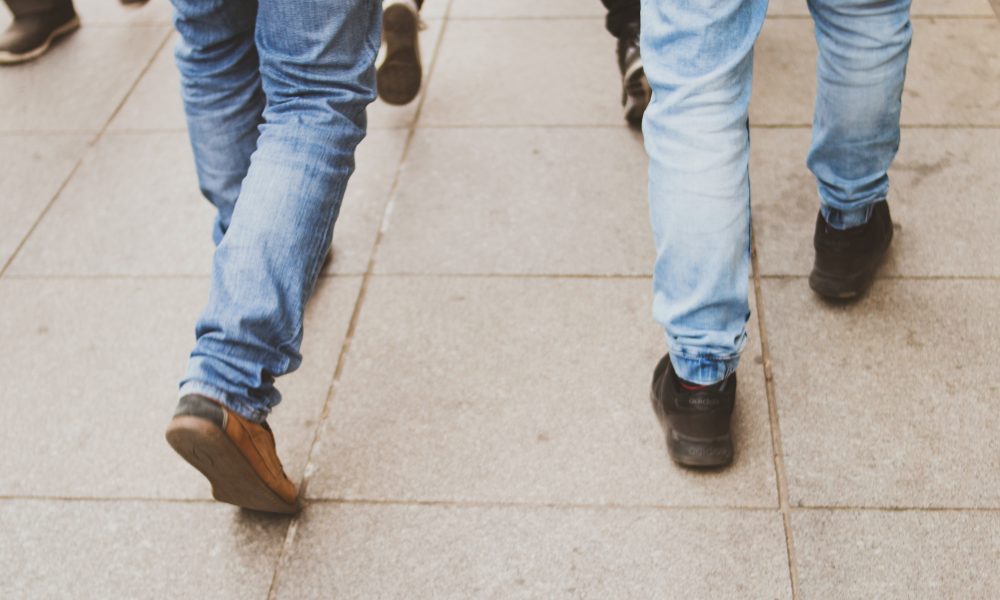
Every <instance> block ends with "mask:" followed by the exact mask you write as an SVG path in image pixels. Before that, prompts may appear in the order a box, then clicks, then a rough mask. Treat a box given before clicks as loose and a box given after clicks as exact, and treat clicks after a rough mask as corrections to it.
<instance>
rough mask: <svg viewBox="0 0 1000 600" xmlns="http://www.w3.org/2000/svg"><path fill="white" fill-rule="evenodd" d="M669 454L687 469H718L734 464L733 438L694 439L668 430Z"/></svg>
mask: <svg viewBox="0 0 1000 600" xmlns="http://www.w3.org/2000/svg"><path fill="white" fill-rule="evenodd" d="M667 454H669V455H670V460H672V461H674V462H675V463H677V464H679V465H682V466H685V467H698V468H709V469H711V468H717V467H724V466H726V465H728V464H729V463H731V462H733V437H732V435H730V434H726V435H723V436H719V437H716V438H693V437H688V436H685V435H681V434H680V433H677V432H676V431H674V430H673V429H669V428H668V429H667Z"/></svg>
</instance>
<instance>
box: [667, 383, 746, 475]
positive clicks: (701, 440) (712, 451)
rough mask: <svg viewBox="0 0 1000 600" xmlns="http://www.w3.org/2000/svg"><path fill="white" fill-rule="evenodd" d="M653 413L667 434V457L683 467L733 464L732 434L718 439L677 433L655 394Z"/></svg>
mask: <svg viewBox="0 0 1000 600" xmlns="http://www.w3.org/2000/svg"><path fill="white" fill-rule="evenodd" d="M649 400H650V401H651V402H652V403H653V412H655V413H656V418H657V419H658V420H659V421H660V425H661V426H662V427H663V430H664V431H665V432H666V438H667V455H668V456H670V460H672V461H674V462H675V463H677V464H678V465H681V466H682V467H689V468H698V469H715V468H719V467H725V466H726V465H728V464H729V463H731V462H733V436H732V434H731V433H726V434H724V435H720V436H716V437H694V436H688V435H684V434H681V433H678V432H677V431H675V430H674V429H673V428H672V427H670V424H669V422H668V420H667V417H666V415H664V414H663V411H662V409H661V407H660V403H659V401H658V400H657V398H656V394H655V393H651V394H650V395H649Z"/></svg>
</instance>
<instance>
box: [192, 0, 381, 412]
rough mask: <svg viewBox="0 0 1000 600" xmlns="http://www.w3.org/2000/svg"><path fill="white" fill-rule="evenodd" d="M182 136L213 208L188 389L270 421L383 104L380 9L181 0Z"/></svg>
mask: <svg viewBox="0 0 1000 600" xmlns="http://www.w3.org/2000/svg"><path fill="white" fill-rule="evenodd" d="M173 4H174V11H175V12H174V15H175V16H174V23H175V25H176V27H177V31H178V32H179V33H180V40H179V42H178V44H177V47H176V51H175V56H176V60H177V66H178V68H179V69H180V73H181V87H182V93H183V98H184V108H185V112H186V114H187V121H188V132H189V134H190V137H191V145H192V147H193V150H194V157H195V162H196V165H197V172H198V182H199V185H200V187H201V191H202V193H203V194H204V195H205V197H206V198H207V199H208V200H209V201H210V202H211V203H212V204H213V205H215V207H216V208H217V210H218V214H217V216H216V219H215V225H214V230H213V238H214V240H215V243H216V249H215V255H214V258H213V262H212V285H211V291H210V293H209V299H208V306H207V307H206V308H205V309H204V311H203V312H202V314H201V316H200V317H199V319H198V323H197V325H196V328H195V334H196V336H197V341H196V343H195V347H194V350H193V351H192V352H191V357H190V361H189V363H188V367H187V372H186V373H185V375H184V377H183V379H182V380H181V384H180V389H181V394H182V395H183V394H189V393H199V394H203V395H205V396H208V397H211V398H214V399H216V400H219V401H221V402H223V403H224V404H225V405H226V406H227V407H228V408H230V409H231V410H233V411H235V412H237V413H238V414H240V415H242V416H244V417H246V418H248V419H251V420H253V421H257V422H259V421H262V420H264V419H265V418H266V417H267V415H268V413H269V412H270V410H271V408H272V407H274V406H275V405H276V404H277V403H278V402H279V401H280V400H281V395H280V394H279V393H278V390H277V389H276V388H275V386H274V380H275V378H276V377H279V376H281V375H283V374H285V373H289V372H291V371H294V370H295V369H296V368H298V366H299V364H300V363H301V360H302V357H301V355H300V354H299V348H300V345H301V341H302V320H303V313H304V310H305V305H306V302H307V301H308V299H309V296H310V295H311V294H312V291H313V288H314V286H315V283H316V278H317V276H318V274H319V271H320V269H321V267H322V265H323V260H324V258H325V256H326V253H327V250H328V249H329V246H330V241H331V236H332V235H333V224H334V222H335V221H336V219H337V213H338V212H339V210H340V203H341V199H342V198H343V196H344V189H345V187H346V185H347V180H348V178H349V177H350V175H351V173H352V172H353V170H354V150H355V147H356V146H357V145H358V143H359V142H360V141H361V140H362V138H364V135H365V127H366V121H365V108H366V107H367V105H368V104H369V103H370V102H372V100H374V98H375V71H374V68H373V65H374V60H375V55H376V53H377V52H378V46H379V38H380V35H381V31H380V28H381V2H380V1H379V0H337V1H335V2H334V1H330V0H259V1H255V0H173Z"/></svg>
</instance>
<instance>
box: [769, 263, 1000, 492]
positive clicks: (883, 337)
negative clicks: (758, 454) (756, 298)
mask: <svg viewBox="0 0 1000 600" xmlns="http://www.w3.org/2000/svg"><path fill="white" fill-rule="evenodd" d="M764 306H765V307H766V315H765V317H766V322H767V329H768V331H767V335H768V338H769V340H770V350H771V360H772V363H773V372H774V388H775V396H776V398H777V403H778V408H779V410H780V421H781V435H782V446H783V450H784V454H785V467H786V470H787V473H788V489H789V495H790V501H791V502H792V504H793V505H796V504H800V505H807V506H855V507H970V508H972V507H974V508H993V509H995V508H1000V490H998V488H997V486H996V482H995V479H996V473H998V472H1000V442H998V441H997V436H996V435H995V432H996V431H997V430H998V428H1000V416H998V415H1000V410H998V408H1000V400H998V398H1000V396H998V394H997V392H998V389H1000V388H998V386H997V384H996V383H995V381H994V379H995V378H993V377H992V375H991V374H992V373H994V372H995V370H996V356H997V353H998V352H1000V343H998V341H997V340H1000V322H998V321H997V320H996V319H993V318H990V316H989V315H994V314H997V312H998V311H1000V282H998V281H988V280H987V281H983V280H978V281H977V280H955V279H942V280H918V281H910V280H880V281H877V282H876V284H875V286H874V287H873V289H872V291H871V292H870V294H869V296H868V297H867V298H864V299H863V300H861V301H859V302H857V303H856V304H852V305H844V306H836V305H835V306H830V305H826V304H824V303H823V302H822V301H820V300H818V299H817V298H816V297H815V296H814V295H813V294H812V292H811V291H810V290H809V288H808V286H807V284H806V282H805V280H804V279H799V278H794V279H773V280H772V279H769V280H765V281H764Z"/></svg>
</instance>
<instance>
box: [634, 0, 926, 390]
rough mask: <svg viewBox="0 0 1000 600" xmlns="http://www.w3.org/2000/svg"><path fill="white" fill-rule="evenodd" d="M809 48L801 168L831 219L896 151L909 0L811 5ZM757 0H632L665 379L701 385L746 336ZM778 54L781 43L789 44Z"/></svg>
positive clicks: (855, 206)
mask: <svg viewBox="0 0 1000 600" xmlns="http://www.w3.org/2000/svg"><path fill="white" fill-rule="evenodd" d="M809 10H810V12H811V13H812V16H813V22H814V24H815V29H816V41H817V44H818V46H819V59H818V60H817V77H816V79H817V93H816V107H815V117H814V120H813V139H812V146H811V148H810V150H809V157H808V161H807V163H808V166H809V168H810V170H812V172H813V174H814V175H815V176H816V179H817V182H818V191H819V199H820V205H821V206H820V210H821V211H822V213H823V216H824V217H825V218H826V220H827V222H829V223H830V225H832V226H833V227H836V228H839V229H846V228H849V227H854V226H857V225H862V224H864V223H866V222H867V220H868V218H869V216H870V214H871V206H872V205H873V204H875V203H877V202H878V201H880V200H884V199H885V198H886V194H887V193H888V189H889V179H888V176H887V175H886V172H887V170H888V168H889V164H890V163H891V162H892V159H893V157H894V156H895V154H896V150H897V148H898V146H899V114H900V99H901V96H902V92H903V78H904V74H905V70H906V59H907V54H908V51H909V47H910V37H911V30H910V18H909V12H910V0H811V1H810V2H809ZM766 12H767V0H643V5H642V35H641V39H640V49H641V52H642V59H643V65H644V67H645V71H646V76H647V77H648V79H649V83H650V84H651V86H652V88H653V101H652V104H650V106H649V108H648V109H647V110H646V114H645V118H644V120H643V134H644V137H645V143H646V151H647V153H648V154H649V159H650V161H649V199H650V217H651V220H652V224H653V236H654V240H655V243H656V265H655V268H654V274H653V288H654V300H653V316H654V318H655V319H656V321H657V322H659V323H660V324H661V325H662V326H663V327H664V329H665V330H666V334H667V341H668V346H669V348H670V357H671V362H672V363H673V365H674V369H675V370H676V372H677V374H678V376H680V377H681V378H683V379H686V380H688V381H691V382H693V383H698V384H710V383H714V382H717V381H720V380H722V379H723V378H724V377H726V376H728V375H729V374H730V373H732V372H733V371H735V370H736V365H737V364H738V362H739V355H740V351H741V350H742V348H743V345H744V344H745V342H746V322H747V320H748V319H749V317H750V309H749V305H748V302H747V294H748V293H749V289H748V287H749V286H748V277H749V270H750V179H749V174H748V159H749V149H750V135H749V127H748V121H747V108H748V105H749V102H750V80H751V75H752V70H753V47H754V43H755V42H756V40H757V36H758V34H759V33H760V29H761V26H762V25H763V23H764V14H765V13H766ZM787 51H789V52H791V51H793V50H792V49H791V48H789V49H787Z"/></svg>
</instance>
